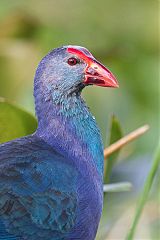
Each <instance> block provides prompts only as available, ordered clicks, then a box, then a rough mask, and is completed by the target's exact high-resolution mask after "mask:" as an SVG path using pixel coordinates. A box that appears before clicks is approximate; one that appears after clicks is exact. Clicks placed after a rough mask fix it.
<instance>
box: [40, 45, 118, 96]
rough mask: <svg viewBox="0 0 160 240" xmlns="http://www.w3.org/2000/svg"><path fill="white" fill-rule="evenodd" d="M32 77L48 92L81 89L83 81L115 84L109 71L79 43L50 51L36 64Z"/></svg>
mask: <svg viewBox="0 0 160 240" xmlns="http://www.w3.org/2000/svg"><path fill="white" fill-rule="evenodd" d="M36 75H38V76H37V77H36V79H37V80H38V81H39V79H41V80H42V84H43V85H46V86H47V88H48V89H49V90H50V91H51V92H52V94H53V93H54V92H55V90H58V91H59V92H60V93H61V94H65V95H68V94H71V93H74V92H77V93H78V92H81V90H82V88H84V87H85V86H87V85H98V86H102V87H114V88H116V87H118V82H117V80H116V78H115V77H114V76H113V74H112V73H111V72H110V71H109V70H108V69H107V68H106V67H105V66H103V65H102V64H101V63H100V62H98V61H97V60H96V59H95V58H94V57H93V55H92V54H91V53H90V52H89V51H88V50H87V49H86V48H83V47H79V46H63V47H60V48H57V49H54V50H53V51H51V52H50V53H49V54H48V55H47V56H45V57H44V58H43V59H42V61H41V62H40V64H39V67H38V70H37V74H36Z"/></svg>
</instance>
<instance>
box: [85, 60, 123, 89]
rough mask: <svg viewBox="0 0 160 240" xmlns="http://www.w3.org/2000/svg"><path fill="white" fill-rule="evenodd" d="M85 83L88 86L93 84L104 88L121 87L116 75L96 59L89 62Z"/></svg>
mask: <svg viewBox="0 0 160 240" xmlns="http://www.w3.org/2000/svg"><path fill="white" fill-rule="evenodd" d="M84 83H85V84H87V85H90V84H93V85H98V86H102V87H113V88H117V87H119V85H118V82H117V80H116V78H115V77H114V75H113V74H112V73H111V72H110V71H109V70H108V69H107V68H106V67H105V66H103V65H102V64H101V63H99V62H98V61H97V60H95V59H94V58H93V59H91V58H90V61H89V62H88V66H87V68H86V70H85V80H84Z"/></svg>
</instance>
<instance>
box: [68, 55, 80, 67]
mask: <svg viewBox="0 0 160 240" xmlns="http://www.w3.org/2000/svg"><path fill="white" fill-rule="evenodd" d="M77 63H78V60H77V59H76V58H74V57H71V58H69V59H68V64H69V65H71V66H74V65H76V64H77Z"/></svg>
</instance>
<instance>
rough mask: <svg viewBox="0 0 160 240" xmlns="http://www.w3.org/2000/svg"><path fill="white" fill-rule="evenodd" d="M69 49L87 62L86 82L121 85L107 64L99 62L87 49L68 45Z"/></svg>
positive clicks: (87, 83)
mask: <svg viewBox="0 0 160 240" xmlns="http://www.w3.org/2000/svg"><path fill="white" fill-rule="evenodd" d="M67 51H68V52H69V53H72V54H75V55H77V56H78V57H79V58H81V59H83V60H84V61H85V62H86V64H87V67H86V69H85V72H84V74H85V80H84V84H86V85H91V84H92V85H93V84H94V85H98V86H102V87H114V88H117V87H119V85H118V82H117V80H116V78H115V77H114V75H113V74H112V73H111V72H110V71H109V70H108V69H107V68H106V67H105V66H103V65H102V64H101V63H99V62H98V61H97V60H96V59H95V58H94V57H93V56H92V54H91V53H90V52H89V51H88V50H87V49H84V48H82V47H78V48H74V47H68V48H67Z"/></svg>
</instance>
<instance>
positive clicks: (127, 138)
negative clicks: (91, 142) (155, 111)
mask: <svg viewBox="0 0 160 240" xmlns="http://www.w3.org/2000/svg"><path fill="white" fill-rule="evenodd" d="M148 129H149V125H144V126H142V127H140V128H138V129H136V130H135V131H133V132H131V133H129V134H128V135H126V136H124V137H123V138H121V139H120V140H118V141H117V142H115V143H113V144H111V145H110V146H109V147H107V148H105V149H104V158H105V159H106V158H107V157H108V156H109V155H111V154H112V153H113V152H115V151H117V150H118V149H120V148H122V147H123V146H125V145H126V144H128V143H129V142H131V141H133V140H134V139H136V138H138V137H140V136H141V135H143V134H144V133H145V132H147V131H148Z"/></svg>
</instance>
